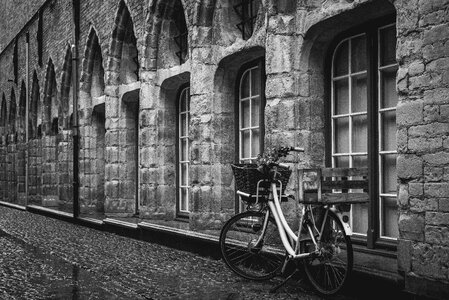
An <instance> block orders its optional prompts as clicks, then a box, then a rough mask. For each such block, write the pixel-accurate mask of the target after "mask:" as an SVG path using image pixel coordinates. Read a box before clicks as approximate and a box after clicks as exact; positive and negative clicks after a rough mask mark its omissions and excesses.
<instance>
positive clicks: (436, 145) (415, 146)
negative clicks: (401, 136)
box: [408, 137, 443, 153]
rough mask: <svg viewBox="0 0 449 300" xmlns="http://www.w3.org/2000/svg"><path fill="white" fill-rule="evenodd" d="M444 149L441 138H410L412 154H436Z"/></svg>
mask: <svg viewBox="0 0 449 300" xmlns="http://www.w3.org/2000/svg"><path fill="white" fill-rule="evenodd" d="M442 147H443V139H442V138H441V137H435V138H421V137H419V138H409V140H408V148H409V150H410V151H412V152H418V153H423V152H435V151H437V150H441V148H442Z"/></svg>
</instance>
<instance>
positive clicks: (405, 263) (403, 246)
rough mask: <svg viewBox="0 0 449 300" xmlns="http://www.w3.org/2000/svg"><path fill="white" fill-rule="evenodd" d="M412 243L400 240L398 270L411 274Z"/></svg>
mask: <svg viewBox="0 0 449 300" xmlns="http://www.w3.org/2000/svg"><path fill="white" fill-rule="evenodd" d="M411 250H412V242H411V241H408V240H403V239H398V248H397V251H398V252H397V255H398V269H399V270H400V271H403V272H406V273H407V272H409V271H410V270H411V267H412V263H411V258H412V256H411Z"/></svg>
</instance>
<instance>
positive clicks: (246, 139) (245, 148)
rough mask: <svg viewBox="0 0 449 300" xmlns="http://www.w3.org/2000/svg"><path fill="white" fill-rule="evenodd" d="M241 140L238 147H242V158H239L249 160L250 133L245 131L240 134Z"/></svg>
mask: <svg viewBox="0 0 449 300" xmlns="http://www.w3.org/2000/svg"><path fill="white" fill-rule="evenodd" d="M241 135H242V140H241V143H240V146H241V147H242V151H241V153H242V157H241V158H250V157H251V156H250V155H251V153H250V151H251V148H250V133H249V130H245V131H243V132H242V133H241Z"/></svg>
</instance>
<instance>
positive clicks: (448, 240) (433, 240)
mask: <svg viewBox="0 0 449 300" xmlns="http://www.w3.org/2000/svg"><path fill="white" fill-rule="evenodd" d="M425 238H426V242H428V243H430V244H437V245H444V246H449V227H437V226H426V234H425Z"/></svg>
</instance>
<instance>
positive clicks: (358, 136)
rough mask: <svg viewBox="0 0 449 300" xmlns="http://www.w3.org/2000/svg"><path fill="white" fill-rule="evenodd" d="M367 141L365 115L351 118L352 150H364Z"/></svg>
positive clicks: (365, 149)
mask: <svg viewBox="0 0 449 300" xmlns="http://www.w3.org/2000/svg"><path fill="white" fill-rule="evenodd" d="M367 143H368V120H367V116H366V115H361V116H354V117H353V118H352V152H366V151H367Z"/></svg>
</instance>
